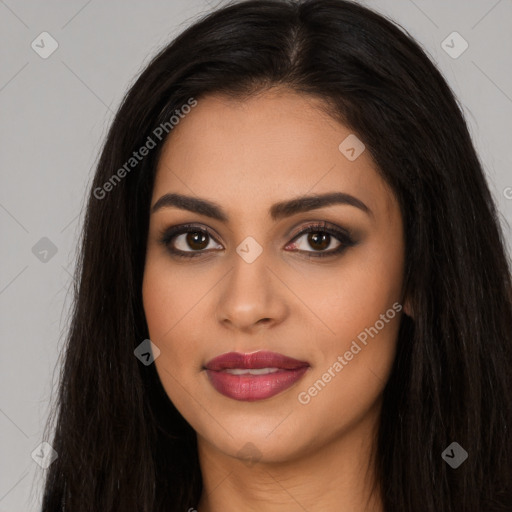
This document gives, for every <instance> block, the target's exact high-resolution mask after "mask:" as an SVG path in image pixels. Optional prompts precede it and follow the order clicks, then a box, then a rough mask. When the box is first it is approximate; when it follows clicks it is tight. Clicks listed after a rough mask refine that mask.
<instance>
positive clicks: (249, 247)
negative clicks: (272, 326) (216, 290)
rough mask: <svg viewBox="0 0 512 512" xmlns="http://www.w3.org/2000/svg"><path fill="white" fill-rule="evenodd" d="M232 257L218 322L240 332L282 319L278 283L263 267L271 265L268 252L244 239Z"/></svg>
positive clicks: (220, 301)
mask: <svg viewBox="0 0 512 512" xmlns="http://www.w3.org/2000/svg"><path fill="white" fill-rule="evenodd" d="M260 247H261V246H260ZM258 252H259V254H257V253H258ZM232 258H233V261H232V270H231V272H229V275H228V276H227V278H226V280H225V282H224V284H223V288H222V292H221V296H220V297H219V302H218V310H217V318H218V320H219V321H220V322H223V323H228V324H230V325H232V326H235V327H238V328H240V329H242V328H243V329H247V328H250V327H251V326H252V325H255V324H256V323H258V322H259V321H260V320H263V319H265V321H266V322H268V321H270V320H271V321H273V322H277V321H280V320H282V316H283V314H284V312H285V310H286V307H285V304H284V297H283V295H282V293H281V292H282V291H281V292H280V291H279V289H278V288H279V282H278V280H276V279H275V278H274V277H273V275H272V272H270V270H269V269H268V268H267V267H268V266H270V265H271V262H270V258H269V254H268V250H267V251H266V250H264V249H263V247H261V249H258V247H257V246H256V245H255V243H254V241H253V240H244V241H243V242H242V243H241V244H240V245H239V246H238V247H237V251H236V253H235V252H234V253H233V255H232Z"/></svg>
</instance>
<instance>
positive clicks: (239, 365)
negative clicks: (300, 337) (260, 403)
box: [204, 351, 310, 402]
mask: <svg viewBox="0 0 512 512" xmlns="http://www.w3.org/2000/svg"><path fill="white" fill-rule="evenodd" d="M309 367H310V365H309V363H308V362H306V361H299V360H298V359H294V358H291V357H287V356H284V355H282V354H278V353H276V352H267V351H260V352H253V353H251V354H241V353H239V352H228V353H226V354H222V355H220V356H218V357H215V358H213V359H212V360H210V361H209V362H208V363H207V364H206V365H205V367H204V369H205V370H206V373H207V375H208V379H209V382H210V383H211V384H212V386H213V387H214V388H215V389H216V390H217V391H218V392H219V393H221V394H223V395H224V396H227V397H229V398H233V399H234V400H242V401H248V402H253V401H256V400H263V399H265V398H270V397H272V396H274V395H277V394H278V393H281V392H282V391H284V390H285V389H288V388H289V387H291V386H292V385H293V384H295V382H297V381H298V380H299V379H300V378H301V377H302V376H303V375H304V373H305V372H306V371H307V369H308V368H309ZM262 368H275V369H277V371H274V372H273V373H268V374H263V375H251V374H244V375H234V374H232V373H229V372H227V371H226V370H233V369H239V370H249V369H254V370H258V369H262Z"/></svg>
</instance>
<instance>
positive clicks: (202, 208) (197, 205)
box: [151, 192, 373, 223]
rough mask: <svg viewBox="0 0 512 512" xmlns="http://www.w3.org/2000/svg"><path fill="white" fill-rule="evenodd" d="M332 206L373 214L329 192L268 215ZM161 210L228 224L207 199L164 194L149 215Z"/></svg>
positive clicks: (220, 210) (299, 199) (281, 204)
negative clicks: (192, 213) (177, 211)
mask: <svg viewBox="0 0 512 512" xmlns="http://www.w3.org/2000/svg"><path fill="white" fill-rule="evenodd" d="M333 204H344V205H349V206H353V207H355V208H359V209H360V210H362V211H363V212H365V213H366V214H368V215H369V216H372V217H373V212H372V211H371V210H370V208H369V207H368V206H366V204H364V203H363V202H362V201H361V200H360V199H358V198H357V197H354V196H352V195H350V194H345V193H343V192H329V193H326V194H315V195H309V196H300V197H297V198H294V199H290V200H287V201H281V202H278V203H275V204H273V205H272V206H271V207H270V209H269V215H270V217H271V219H272V220H273V221H274V222H275V221H277V220H280V219H283V218H286V217H291V216H292V215H295V214H297V213H302V212H307V211H311V210H317V209H319V208H323V207H325V206H331V205H333ZM162 208H179V209H181V210H188V211H190V212H194V213H197V214H199V215H205V216H206V217H211V218H212V219H216V220H218V221H221V222H226V223H227V222H229V216H228V215H227V213H226V212H225V211H224V210H223V208H222V207H221V206H220V205H218V204H217V203H214V202H213V201H209V200H207V199H201V198H197V197H192V196H185V195H182V194H174V193H169V194H164V195H163V196H161V197H160V198H159V199H158V201H157V202H156V203H155V204H154V205H153V207H152V208H151V213H155V212H157V211H158V210H160V209H162Z"/></svg>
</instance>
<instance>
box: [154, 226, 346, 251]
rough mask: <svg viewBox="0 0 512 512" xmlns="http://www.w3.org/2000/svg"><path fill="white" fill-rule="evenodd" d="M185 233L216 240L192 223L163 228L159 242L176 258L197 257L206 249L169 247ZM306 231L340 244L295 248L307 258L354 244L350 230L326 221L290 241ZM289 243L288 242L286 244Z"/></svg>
mask: <svg viewBox="0 0 512 512" xmlns="http://www.w3.org/2000/svg"><path fill="white" fill-rule="evenodd" d="M185 233H203V234H205V235H208V236H209V237H210V238H212V239H213V240H214V241H216V239H215V236H214V235H213V234H212V233H210V231H209V230H208V229H205V228H202V227H199V226H197V225H194V224H182V225H180V226H173V227H171V228H169V229H165V230H164V231H163V232H162V234H161V236H160V238H159V243H160V244H162V245H163V246H164V247H165V248H166V249H167V250H168V251H169V252H170V253H171V254H172V255H173V256H176V257H178V258H184V259H190V258H197V257H199V256H201V255H203V254H204V253H205V252H206V251H205V250H204V249H203V250H200V251H181V250H179V249H173V248H171V242H172V240H173V239H174V238H175V237H176V236H178V235H182V234H185ZM308 233H325V234H328V235H331V236H333V237H334V238H336V239H337V240H338V241H339V242H340V245H339V247H337V248H336V249H331V250H330V251H301V250H296V252H302V253H304V252H305V253H306V254H307V256H306V257H307V258H326V257H328V256H335V255H339V254H341V253H342V252H344V251H345V250H346V249H348V248H349V247H352V246H353V245H355V241H354V239H353V238H352V236H351V234H350V232H349V231H348V230H342V229H338V228H334V227H330V226H329V225H328V224H327V223H326V222H322V223H319V224H314V225H311V226H308V227H307V228H305V229H303V230H302V231H300V232H299V233H297V235H295V236H294V237H293V239H292V241H291V242H290V243H293V242H295V241H296V240H298V239H299V238H301V237H302V236H303V235H305V234H308ZM217 243H218V242H217ZM287 245H289V244H287Z"/></svg>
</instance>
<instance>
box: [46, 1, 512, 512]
mask: <svg viewBox="0 0 512 512" xmlns="http://www.w3.org/2000/svg"><path fill="white" fill-rule="evenodd" d="M280 85H283V86H287V87H289V88H291V89H293V90H294V91H298V92H301V93H304V94H306V95H312V96H315V97H317V98H321V99H323V100H324V104H325V109H326V111H327V112H329V114H330V115H331V116H332V117H333V118H334V119H336V120H338V121H340V122H341V123H343V124H345V125H347V126H348V127H350V129H351V130H352V131H353V132H354V133H356V134H357V136H358V137H359V138H360V139H361V140H362V141H363V142H364V144H365V145H366V148H367V149H368V150H369V151H370V152H371V155H372V157H373V158H374V159H375V161H376V163H377V165H378V166H379V172H380V173H381V175H382V177H383V179H384V180H385V181H386V182H387V183H388V184H389V185H390V187H391V188H392V190H393V192H394V194H395V195H396V198H397V199H398V201H399V204H400V208H401V213H402V216H403V221H404V228H405V243H406V263H405V285H406V292H407V295H408V297H409V298H410V301H411V305H412V309H413V311H414V315H413V316H414V320H413V319H412V318H411V317H409V316H406V315H403V317H402V323H401V326H400V331H399V336H398V340H397V343H398V350H397V357H396V361H395V364H394V367H393V370H392V373H391V376H390V379H389V381H388V383H387V385H386V388H385V390H384V403H383V412H382V415H381V422H380V430H379V442H378V450H377V453H376V474H377V476H378V482H379V485H380V487H381V489H382V495H383V499H384V507H385V510H386V511H387V512H411V511H414V512H420V511H421V512H482V511H485V512H497V511H506V510H508V511H510V510H512V471H511V465H512V441H511V439H512V436H511V432H510V431H511V429H512V402H511V389H512V382H511V377H512V297H511V290H512V286H511V277H510V262H509V261H508V259H507V256H506V252H505V248H504V247H505V244H504V238H503V234H502V232H501V230H500V224H499V217H498V214H497V211H496V206H495V204H494V202H493V199H492V197H491V194H490V191H489V188H488V185H487V183H486V180H485V177H484V174H483V170H482V165H481V163H480V162H479V159H478V156H477V154H476V152H475V149H474V146H473V144H472V141H471V138H470V135H469V133H468V129H467V126H466V123H465V120H464V116H463V114H462V109H461V108H460V106H459V104H458V102H457V100H456V98H455V97H454V94H453V93H452V91H451V90H450V88H449V86H448V85H447V83H446V81H445V80H444V79H443V77H442V75H441V74H440V72H439V71H438V70H437V69H436V67H435V66H434V64H433V63H432V62H431V61H430V59H429V58H428V57H427V56H426V54H425V53H424V51H423V50H422V49H421V48H420V46H419V45H418V44H417V43H416V42H415V41H414V40H413V39H412V38H411V36H409V35H408V33H407V32H406V31H405V30H404V29H402V28H400V27H398V26H397V25H396V24H395V23H393V22H392V21H390V20H388V19H386V18H385V17H383V16H382V15H379V14H377V13H375V12H373V11H371V10H369V9H367V8H365V7H362V6H361V5H358V4H355V3H352V2H349V1H344V0H305V1H292V0H250V1H244V2H237V3H232V4H229V5H227V6H224V7H222V8H220V9H218V10H216V11H214V12H212V13H209V14H208V15H206V16H204V17H203V18H201V19H200V20H199V21H197V22H195V23H194V24H193V25H191V26H190V27H189V28H188V29H186V30H185V31H183V32H182V33H181V34H180V35H179V36H178V37H177V38H176V39H174V40H173V41H172V42H171V43H170V44H169V45H167V46H166V47H165V48H163V50H161V51H160V52H159V53H158V55H156V57H154V58H153V60H152V61H151V62H150V64H149V65H148V66H147V67H146V69H145V70H144V71H143V72H142V74H141V75H140V77H139V78H138V79H137V80H136V82H135V83H134V85H133V86H132V87H131V88H130V90H129V91H128V93H127V94H126V96H125V98H124V100H123V102H122V105H121V107H120V108H119V111H118V113H117V115H116V117H115V119H114V121H113V123H112V126H111V128H110V131H109V133H108V136H107V138H106V141H105V143H104V147H103V150H102V152H101V156H100V158H99V160H98V165H97V168H96V172H95V175H94V180H93V183H92V187H91V190H90V194H89V197H88V203H87V209H86V212H85V221H84V227H83V231H82V237H81V243H80V252H79V257H78V265H77V272H76V276H75V289H74V292H75V294H74V302H73V309H72V312H71V322H70V329H69V333H68V334H67V337H66V347H65V352H64V354H63V363H62V367H61V373H60V374H59V380H60V382H59V386H58V397H57V398H56V401H55V402H56V404H55V408H54V409H52V414H50V416H49V418H48V423H47V427H46V436H47V437H46V439H47V440H48V442H50V444H51V445H52V446H53V448H54V449H55V450H56V451H57V453H58V458H57V459H56V460H55V461H54V462H53V463H52V464H51V466H50V467H49V469H48V470H47V474H46V482H45V488H44V503H43V508H42V510H43V512H57V511H62V510H66V511H70V512H82V511H84V512H85V511H87V512H91V511H101V512H110V511H123V512H130V511H139V512H140V511H143V512H159V511H164V510H165V511H179V512H185V511H186V510H188V509H189V508H190V507H195V506H197V503H198V501H199V496H200V494H201V489H202V479H201V473H200V470H199V464H198V456H197V445H196V436H195V432H194V431H193V429H192V428H191V427H190V425H189V424H188V423H187V422H186V421H185V420H184V419H183V417H182V416H181V415H180V414H179V412H178V411H177V410H176V409H175V407H174V406H173V404H172V402H171V401H170V400H169V398H168V396H167V395H166V393H165V391H164V390H163V387H162V385H161V383H160V381H159V378H158V375H157V373H156V370H155V367H154V365H149V366H145V365H144V364H142V363H141V362H140V361H139V360H138V359H137V358H136V357H135V356H134V349H135V347H137V346H138V345H139V344H140V343H141V342H142V341H143V340H144V339H147V338H148V337H149V336H148V328H147V324H146V320H145V316H144V311H143V307H142V296H141V293H142V292H141V290H142V276H143V268H144V258H145V249H146V238H147V234H148V223H149V207H150V199H151V193H152V188H153V181H154V176H155V169H156V166H157V162H158V158H159V155H160V150H161V147H162V145H163V142H164V140H165V138H164V137H162V140H161V141H158V147H156V148H155V149H153V150H151V151H150V152H149V154H148V155H147V156H146V157H144V158H143V159H141V161H139V162H138V163H137V164H136V166H134V168H130V171H129V172H126V173H124V174H123V176H122V179H119V180H117V181H115V182H114V181H112V176H113V175H114V174H116V173H118V170H119V169H120V168H122V167H123V166H125V165H126V163H127V162H128V161H129V159H130V158H131V157H132V154H133V152H134V151H136V150H138V149H139V148H140V147H142V146H143V145H144V144H145V143H146V142H147V140H148V137H149V136H151V135H152V134H154V130H155V128H157V127H158V126H160V125H161V124H162V123H166V122H167V123H168V122H169V119H170V118H171V116H172V115H173V113H174V112H175V111H176V110H180V109H181V108H182V106H183V105H185V104H187V102H188V101H190V98H194V99H195V100H196V101H198V102H200V101H201V99H202V98H204V97H206V96H207V95H208V94H210V93H220V92H222V93H225V94H228V95H230V96H232V97H235V98H238V99H244V98H248V97H250V96H251V95H253V94H255V93H257V92H259V91H262V90H265V89H267V88H270V87H273V86H280ZM190 115H193V113H192V114H190ZM170 136H172V131H170ZM154 138H155V137H154V135H153V139H154ZM125 169H126V167H125ZM117 175H118V177H119V174H117ZM109 180H111V181H110V183H111V186H110V187H108V186H107V187H105V183H107V182H109ZM106 189H108V192H106ZM98 191H100V192H98ZM101 191H103V192H101ZM454 441H455V442H457V443H459V444H460V445H461V446H462V447H463V448H464V449H465V450H466V451H467V452H468V458H467V460H466V461H465V462H464V463H463V464H462V465H461V466H460V467H458V468H457V469H453V468H451V467H450V466H449V465H448V464H447V463H446V462H445V461H444V460H443V458H442V457H441V454H442V452H443V451H444V450H445V448H446V447H447V446H449V445H450V444H451V443H452V442H454Z"/></svg>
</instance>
